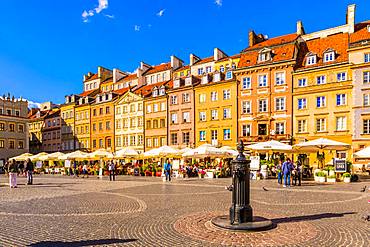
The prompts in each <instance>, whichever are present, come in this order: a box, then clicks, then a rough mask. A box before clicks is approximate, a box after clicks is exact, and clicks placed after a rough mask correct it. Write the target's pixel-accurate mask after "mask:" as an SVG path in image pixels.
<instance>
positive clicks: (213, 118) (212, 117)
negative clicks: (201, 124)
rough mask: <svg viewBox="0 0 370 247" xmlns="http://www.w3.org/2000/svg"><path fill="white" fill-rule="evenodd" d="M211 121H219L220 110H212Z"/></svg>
mask: <svg viewBox="0 0 370 247" xmlns="http://www.w3.org/2000/svg"><path fill="white" fill-rule="evenodd" d="M211 119H212V120H217V119H218V110H217V109H212V110H211Z"/></svg>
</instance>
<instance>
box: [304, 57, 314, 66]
mask: <svg viewBox="0 0 370 247" xmlns="http://www.w3.org/2000/svg"><path fill="white" fill-rule="evenodd" d="M313 64H316V55H311V56H308V57H307V60H306V65H313Z"/></svg>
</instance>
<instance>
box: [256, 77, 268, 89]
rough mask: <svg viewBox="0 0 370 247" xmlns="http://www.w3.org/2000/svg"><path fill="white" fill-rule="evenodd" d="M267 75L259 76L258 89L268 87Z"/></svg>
mask: <svg viewBox="0 0 370 247" xmlns="http://www.w3.org/2000/svg"><path fill="white" fill-rule="evenodd" d="M267 83H268V78H267V74H262V75H258V87H267Z"/></svg>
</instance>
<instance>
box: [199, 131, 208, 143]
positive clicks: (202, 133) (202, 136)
mask: <svg viewBox="0 0 370 247" xmlns="http://www.w3.org/2000/svg"><path fill="white" fill-rule="evenodd" d="M199 141H206V131H205V130H201V131H199Z"/></svg>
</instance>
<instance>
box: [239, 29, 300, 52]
mask: <svg viewBox="0 0 370 247" xmlns="http://www.w3.org/2000/svg"><path fill="white" fill-rule="evenodd" d="M297 38H298V35H297V34H296V33H292V34H286V35H282V36H278V37H274V38H271V39H268V40H265V41H262V42H261V43H258V44H255V45H253V46H250V47H248V48H245V49H244V50H243V51H242V52H246V51H250V50H255V49H261V48H263V47H271V46H277V45H282V44H286V43H290V42H293V41H294V40H296V39H297Z"/></svg>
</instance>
